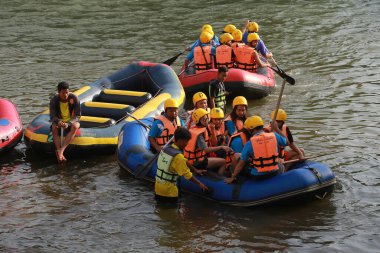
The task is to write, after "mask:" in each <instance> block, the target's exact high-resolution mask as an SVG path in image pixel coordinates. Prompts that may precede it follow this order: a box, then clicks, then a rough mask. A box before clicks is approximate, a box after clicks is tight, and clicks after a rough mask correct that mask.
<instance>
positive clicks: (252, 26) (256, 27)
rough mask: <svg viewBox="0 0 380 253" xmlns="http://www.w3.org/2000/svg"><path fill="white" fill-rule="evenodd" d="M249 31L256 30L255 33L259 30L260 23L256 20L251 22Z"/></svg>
mask: <svg viewBox="0 0 380 253" xmlns="http://www.w3.org/2000/svg"><path fill="white" fill-rule="evenodd" d="M248 31H249V32H255V33H257V32H259V24H258V23H256V22H249V24H248Z"/></svg>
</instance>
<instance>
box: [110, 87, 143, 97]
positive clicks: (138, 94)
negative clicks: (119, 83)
mask: <svg viewBox="0 0 380 253" xmlns="http://www.w3.org/2000/svg"><path fill="white" fill-rule="evenodd" d="M103 92H104V93H105V94H110V95H122V96H135V97H142V96H144V95H146V94H147V92H140V91H130V90H110V89H104V90H103Z"/></svg>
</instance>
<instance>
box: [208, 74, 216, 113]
mask: <svg viewBox="0 0 380 253" xmlns="http://www.w3.org/2000/svg"><path fill="white" fill-rule="evenodd" d="M215 93H216V88H215V85H214V80H211V81H210V83H209V85H208V95H209V97H210V108H211V109H212V108H214V107H215V97H216V94H215Z"/></svg>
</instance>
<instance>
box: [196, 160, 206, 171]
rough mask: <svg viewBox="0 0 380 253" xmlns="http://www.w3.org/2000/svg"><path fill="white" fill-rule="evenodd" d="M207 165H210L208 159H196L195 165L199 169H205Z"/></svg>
mask: <svg viewBox="0 0 380 253" xmlns="http://www.w3.org/2000/svg"><path fill="white" fill-rule="evenodd" d="M207 165H208V159H207V158H205V159H204V160H202V161H195V162H194V164H193V166H194V167H195V168H196V169H198V170H205V169H207Z"/></svg>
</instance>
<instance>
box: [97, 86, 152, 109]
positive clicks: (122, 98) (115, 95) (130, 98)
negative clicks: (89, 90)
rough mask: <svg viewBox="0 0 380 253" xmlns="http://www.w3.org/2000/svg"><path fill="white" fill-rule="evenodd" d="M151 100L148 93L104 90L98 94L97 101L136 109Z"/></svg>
mask: <svg viewBox="0 0 380 253" xmlns="http://www.w3.org/2000/svg"><path fill="white" fill-rule="evenodd" d="M151 98H152V95H151V94H150V93H148V92H141V91H127V90H111V89H104V90H102V91H101V92H100V94H99V96H98V97H97V100H98V101H101V102H108V103H118V104H128V105H133V106H135V107H138V106H140V105H142V104H145V103H146V102H147V101H149V100H150V99H151Z"/></svg>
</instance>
